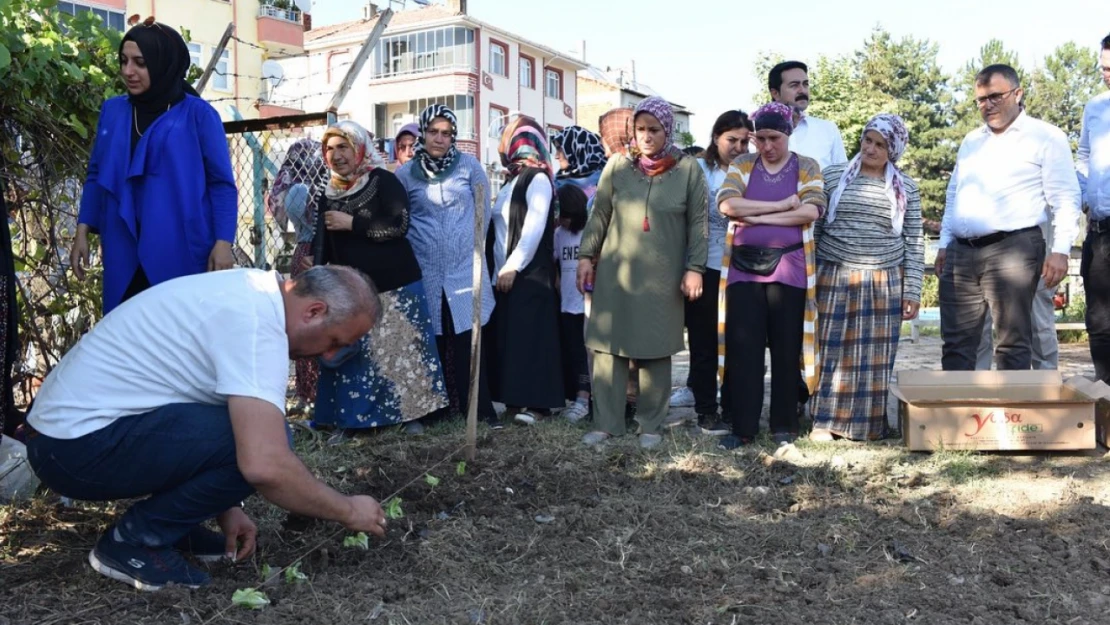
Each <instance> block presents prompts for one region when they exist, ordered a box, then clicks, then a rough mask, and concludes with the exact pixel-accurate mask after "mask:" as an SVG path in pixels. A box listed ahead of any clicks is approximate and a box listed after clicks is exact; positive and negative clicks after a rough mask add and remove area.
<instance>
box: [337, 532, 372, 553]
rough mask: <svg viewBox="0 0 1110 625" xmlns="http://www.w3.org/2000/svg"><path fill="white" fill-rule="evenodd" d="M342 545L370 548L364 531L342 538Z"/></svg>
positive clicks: (368, 539)
mask: <svg viewBox="0 0 1110 625" xmlns="http://www.w3.org/2000/svg"><path fill="white" fill-rule="evenodd" d="M343 546H344V547H356V548H358V549H363V550H366V549H369V548H370V538H369V537H368V536H367V535H366V532H359V533H357V534H355V535H354V536H348V537H346V538H344V539H343Z"/></svg>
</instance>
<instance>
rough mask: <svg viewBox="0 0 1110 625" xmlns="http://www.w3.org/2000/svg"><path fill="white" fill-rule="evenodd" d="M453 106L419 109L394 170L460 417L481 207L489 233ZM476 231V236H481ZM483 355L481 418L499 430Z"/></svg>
mask: <svg viewBox="0 0 1110 625" xmlns="http://www.w3.org/2000/svg"><path fill="white" fill-rule="evenodd" d="M457 135H458V119H457V118H456V117H455V113H454V111H452V110H451V109H449V108H447V107H446V106H444V105H442V104H433V105H432V106H429V107H428V108H426V109H424V112H423V113H421V114H420V136H419V137H418V138H417V140H416V155H415V156H414V157H413V159H412V160H411V161H409V162H408V163H406V164H405V165H404V166H402V167H401V168H400V169H398V170H397V178H398V179H399V180H400V181H401V184H402V185H404V187H405V189H406V191H407V192H408V198H409V232H408V237H409V241H411V242H412V249H413V251H414V252H415V253H416V260H417V261H418V262H419V263H420V269H421V272H422V273H423V275H424V289H425V293H426V294H427V298H428V308H429V312H430V313H431V317H432V327H433V328H434V329H435V333H436V347H437V348H438V349H439V356H440V361H441V362H442V363H443V366H444V369H445V371H444V379H445V382H446V383H447V395H448V398H449V399H450V402H451V405H450V409H451V412H452V413H454V414H465V413H466V409H467V403H466V402H467V397H468V395H467V393H468V389H469V382H470V338H471V331H472V329H471V324H472V314H473V307H474V300H473V297H474V236H475V228H474V213H475V211H476V210H477V207H478V206H479V205H480V206H482V207H483V210H484V213H485V219H484V220H483V223H482V224H481V234H484V233H486V232H488V231H489V224H490V217H491V215H492V211H491V210H490V195H489V178H488V177H487V176H486V171H485V169H484V168H483V167H482V164H481V163H479V162H478V159H476V158H474V157H473V156H471V155H469V154H463V153H462V152H460V151H459V149H458V147H457V146H456V145H455V140H456V137H457ZM479 236H481V235H479ZM480 262H481V263H482V267H481V279H482V282H481V296H482V310H481V323H482V325H483V326H485V325H486V324H487V323H489V319H490V315H491V314H492V313H493V288H492V286H491V285H490V279H489V269H488V267H487V266H486V260H485V257H484V255H483V257H482V259H481V261H480ZM485 360H486V359H485V358H483V359H482V362H481V366H480V367H479V369H480V371H481V373H480V375H479V376H478V406H477V410H478V418H479V419H481V420H482V421H484V422H485V423H486V424H488V425H489V426H491V427H494V428H499V427H501V426H500V425H499V423H500V422H499V421H498V420H497V413H496V412H494V410H493V402H492V400H491V399H490V390H489V389H490V387H489V374H488V372H487V371H486V364H485Z"/></svg>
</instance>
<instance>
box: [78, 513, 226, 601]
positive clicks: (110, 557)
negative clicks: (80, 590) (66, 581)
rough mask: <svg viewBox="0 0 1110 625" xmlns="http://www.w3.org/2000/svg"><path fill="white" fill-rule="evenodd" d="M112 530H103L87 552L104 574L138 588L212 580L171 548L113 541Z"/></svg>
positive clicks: (193, 584) (192, 585)
mask: <svg viewBox="0 0 1110 625" xmlns="http://www.w3.org/2000/svg"><path fill="white" fill-rule="evenodd" d="M114 533H115V528H113V529H110V530H108V531H107V532H105V533H104V535H103V536H101V537H100V540H98V541H96V546H95V547H93V550H92V551H91V552H89V564H90V565H92V567H93V569H95V570H96V572H97V573H100V574H101V575H104V576H105V577H109V578H111V579H114V580H118V581H121V582H123V583H125V584H127V585H129V586H133V587H135V588H138V589H139V590H159V589H161V588H163V587H165V586H168V585H170V584H173V585H176V586H185V587H186V588H200V587H201V586H203V585H205V584H207V583H209V582H211V581H212V578H211V576H209V575H208V573H205V572H204V571H202V570H200V569H198V568H196V567H195V566H192V565H191V564H189V563H188V562H186V561H185V558H182V557H181V554H180V553H178V552H176V551H174V550H173V549H149V548H147V547H135V546H133V545H129V544H127V543H124V542H119V541H117V540H116V539H115V538H113V534H114ZM221 550H222V548H221Z"/></svg>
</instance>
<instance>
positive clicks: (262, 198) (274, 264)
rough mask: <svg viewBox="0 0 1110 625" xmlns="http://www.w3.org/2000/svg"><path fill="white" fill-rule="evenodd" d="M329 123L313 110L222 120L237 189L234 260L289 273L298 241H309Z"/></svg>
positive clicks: (323, 171) (322, 176)
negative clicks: (301, 112) (312, 111)
mask: <svg viewBox="0 0 1110 625" xmlns="http://www.w3.org/2000/svg"><path fill="white" fill-rule="evenodd" d="M327 123H328V115H327V113H311V114H307V115H293V116H287V117H270V118H266V119H252V120H243V121H234V122H227V123H225V124H224V132H225V133H226V134H227V146H228V151H229V152H230V154H231V166H232V170H233V172H234V174H235V184H236V187H238V190H239V191H238V193H239V219H238V226H237V228H236V234H235V241H234V245H233V250H232V251H233V254H234V256H235V263H236V265H238V266H240V267H255V268H259V269H276V270H278V271H281V272H283V273H289V272H290V269H291V268H292V259H293V253H294V251H295V248H296V245H297V242H298V240H300V241H302V242H304V241H310V240H311V237H312V226H313V223H312V215H314V213H315V211H314V207H313V202H314V201H315V198H316V196H317V194H318V193H319V191H320V189H321V188H322V186H323V184H324V183H325V182H326V181H327V169H326V168H325V167H324V161H323V155H322V153H321V149H320V141H319V140H320V137H321V136H323V133H324V130H325V128H326V126H327Z"/></svg>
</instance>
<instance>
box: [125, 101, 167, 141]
mask: <svg viewBox="0 0 1110 625" xmlns="http://www.w3.org/2000/svg"><path fill="white" fill-rule="evenodd" d="M170 106H172V105H171V104H167V105H166V112H167V113H168V112H169V110H170ZM131 120H132V121H133V122H134V123H135V134H137V135H139V138H140V139H142V138H143V133H142V132H141V131H140V130H139V109H137V108H135V105H131Z"/></svg>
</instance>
